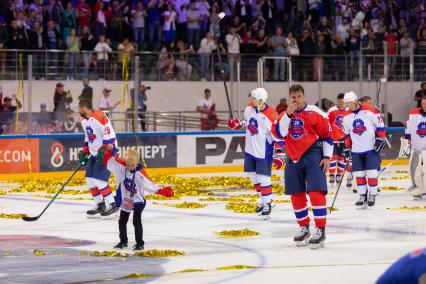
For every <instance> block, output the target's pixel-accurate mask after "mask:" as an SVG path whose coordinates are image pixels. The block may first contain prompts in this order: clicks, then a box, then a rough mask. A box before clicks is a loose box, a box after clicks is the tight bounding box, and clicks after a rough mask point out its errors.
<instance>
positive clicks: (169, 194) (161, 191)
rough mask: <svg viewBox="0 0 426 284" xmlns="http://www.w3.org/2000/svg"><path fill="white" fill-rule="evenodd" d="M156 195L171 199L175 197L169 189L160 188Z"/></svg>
mask: <svg viewBox="0 0 426 284" xmlns="http://www.w3.org/2000/svg"><path fill="white" fill-rule="evenodd" d="M156 194H159V195H163V196H165V197H173V196H174V195H175V192H174V191H173V189H172V188H171V187H163V188H160V189H159V190H158V191H157V193H156Z"/></svg>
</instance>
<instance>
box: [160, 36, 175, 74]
mask: <svg viewBox="0 0 426 284" xmlns="http://www.w3.org/2000/svg"><path fill="white" fill-rule="evenodd" d="M172 48H173V44H172V43H171V44H169V45H167V46H164V47H163V48H162V49H161V51H160V56H159V58H158V61H157V70H158V71H159V72H161V71H162V70H166V75H167V78H168V79H169V80H175V77H174V72H173V70H174V68H175V64H176V62H175V59H174V58H173V54H172V53H171V52H172Z"/></svg>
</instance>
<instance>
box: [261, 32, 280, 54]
mask: <svg viewBox="0 0 426 284" xmlns="http://www.w3.org/2000/svg"><path fill="white" fill-rule="evenodd" d="M268 39H269V38H268V37H267V36H266V32H265V29H259V30H258V31H257V35H256V53H259V54H267V53H268V52H269V46H268ZM285 44H287V43H285Z"/></svg>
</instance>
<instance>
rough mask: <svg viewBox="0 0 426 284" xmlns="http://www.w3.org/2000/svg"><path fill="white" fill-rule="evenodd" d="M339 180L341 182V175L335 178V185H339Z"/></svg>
mask: <svg viewBox="0 0 426 284" xmlns="http://www.w3.org/2000/svg"><path fill="white" fill-rule="evenodd" d="M341 180H342V175H337V176H336V184H340V182H341Z"/></svg>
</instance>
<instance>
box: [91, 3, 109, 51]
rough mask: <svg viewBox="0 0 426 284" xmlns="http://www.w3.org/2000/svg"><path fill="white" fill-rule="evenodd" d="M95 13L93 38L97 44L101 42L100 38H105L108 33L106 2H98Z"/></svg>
mask: <svg viewBox="0 0 426 284" xmlns="http://www.w3.org/2000/svg"><path fill="white" fill-rule="evenodd" d="M96 4H97V5H95V9H94V10H93V12H94V13H95V22H94V23H93V38H94V41H95V43H97V42H99V40H100V36H102V35H103V36H105V34H106V32H107V16H106V11H105V10H104V2H102V1H98V2H97V3H96Z"/></svg>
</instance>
